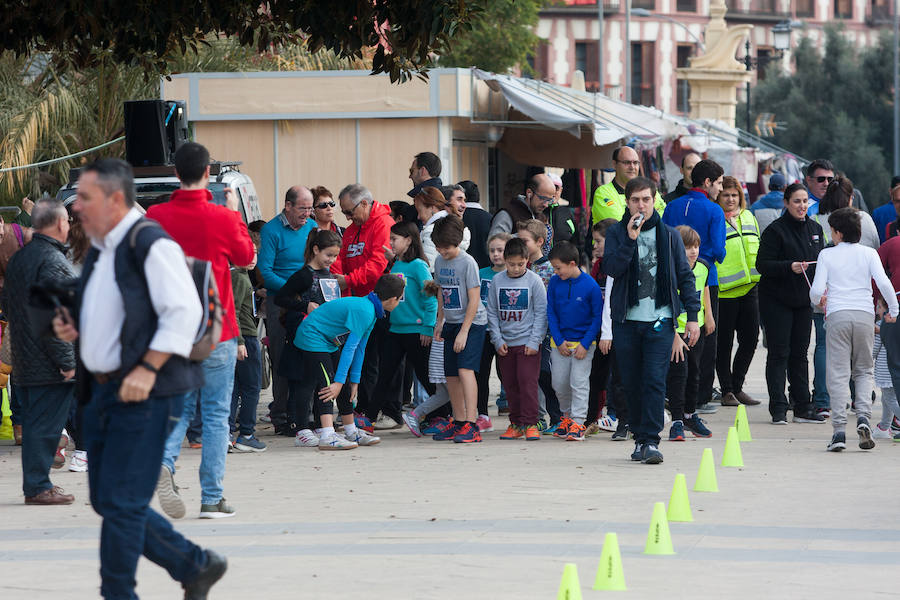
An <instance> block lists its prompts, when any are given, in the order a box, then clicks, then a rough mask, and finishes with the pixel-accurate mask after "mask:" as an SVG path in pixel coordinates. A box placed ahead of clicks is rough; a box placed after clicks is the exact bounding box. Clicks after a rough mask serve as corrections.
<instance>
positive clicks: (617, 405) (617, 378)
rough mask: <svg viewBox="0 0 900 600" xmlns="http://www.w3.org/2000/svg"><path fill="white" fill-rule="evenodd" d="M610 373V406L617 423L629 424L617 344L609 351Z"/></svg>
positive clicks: (608, 390)
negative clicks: (617, 356)
mask: <svg viewBox="0 0 900 600" xmlns="http://www.w3.org/2000/svg"><path fill="white" fill-rule="evenodd" d="M609 371H610V373H609V386H608V387H607V388H606V398H607V401H608V404H609V406H611V407H612V409H613V413H614V414H615V417H616V420H617V421H621V422H623V423H628V422H629V421H628V396H627V395H626V394H625V387H624V386H623V385H622V372H621V371H620V370H619V362H618V361H617V360H616V345H615V344H613V346H612V348H610V350H609ZM607 410H608V409H607Z"/></svg>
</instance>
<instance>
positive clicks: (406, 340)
mask: <svg viewBox="0 0 900 600" xmlns="http://www.w3.org/2000/svg"><path fill="white" fill-rule="evenodd" d="M386 342H387V343H385V344H384V345H383V350H382V355H381V364H380V368H379V370H378V385H377V386H375V390H376V392H375V394H373V395H372V396H371V398H370V400H369V404H368V406H367V407H366V416H367V417H368V418H369V419H370V420H372V421H375V420H376V419H377V418H378V413H383V414H385V415H387V416H389V417H390V418H392V419H393V420H394V421H396V422H398V423H402V421H401V417H402V412H403V406H402V404H403V386H404V379H405V377H404V373H405V369H404V367H403V360H404V359H406V362H407V364H410V363H411V364H412V366H413V370H414V371H415V373H416V378H418V380H419V382H420V383H421V384H422V386H423V387H424V388H425V391H426V392H427V393H428V395H429V396H430V395H432V394H434V391H435V387H434V384H433V383H431V382H430V381H429V380H428V354H429V352H430V346H423V345H422V341H421V338H420V336H419V334H418V333H388V334H387V339H386Z"/></svg>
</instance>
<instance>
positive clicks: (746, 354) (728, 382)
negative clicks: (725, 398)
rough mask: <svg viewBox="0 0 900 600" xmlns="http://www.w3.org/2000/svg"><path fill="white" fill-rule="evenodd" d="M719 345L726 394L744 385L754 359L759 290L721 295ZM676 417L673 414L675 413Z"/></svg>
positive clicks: (718, 358)
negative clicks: (735, 338)
mask: <svg viewBox="0 0 900 600" xmlns="http://www.w3.org/2000/svg"><path fill="white" fill-rule="evenodd" d="M716 330H717V331H718V336H717V337H718V342H717V343H718V346H719V347H718V349H717V350H716V375H718V377H719V386H720V387H721V389H722V393H723V394H727V393H728V392H731V393H733V394H736V393H738V392H740V391H743V389H744V378H745V377H746V376H747V371H748V370H749V369H750V363H751V362H753V354H754V353H756V343H757V341H758V339H759V293H758V292H757V288H755V287H754V288H753V289H752V290H750V291H749V292H748V293H747V294H745V295H743V296H741V297H740V298H719V318H718V319H716ZM735 333H737V341H738V347H737V352H735V353H734V362H733V363H732V360H731V347H732V344H733V342H734V334H735ZM673 418H674V417H673Z"/></svg>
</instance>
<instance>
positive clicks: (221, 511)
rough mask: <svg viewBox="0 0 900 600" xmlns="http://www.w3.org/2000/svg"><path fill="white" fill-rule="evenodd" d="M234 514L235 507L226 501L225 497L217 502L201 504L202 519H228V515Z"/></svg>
mask: <svg viewBox="0 0 900 600" xmlns="http://www.w3.org/2000/svg"><path fill="white" fill-rule="evenodd" d="M233 516H234V507H233V506H231V505H230V504H228V503H227V502H225V498H222V499H221V500H219V501H218V502H216V503H215V504H201V505H200V518H201V519H227V518H228V517H233Z"/></svg>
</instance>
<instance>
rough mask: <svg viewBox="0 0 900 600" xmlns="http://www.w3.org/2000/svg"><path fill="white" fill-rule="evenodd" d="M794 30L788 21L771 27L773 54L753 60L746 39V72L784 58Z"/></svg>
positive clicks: (748, 90)
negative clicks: (773, 39) (773, 40)
mask: <svg viewBox="0 0 900 600" xmlns="http://www.w3.org/2000/svg"><path fill="white" fill-rule="evenodd" d="M793 28H794V24H793V23H791V22H790V21H781V22H780V23H778V24H776V25H775V26H774V27H772V35H773V37H774V38H775V52H774V53H773V54H771V55H769V56H761V57H758V58H753V57H752V56H750V38H749V37H748V38H747V43H746V44H745V45H744V49H745V50H746V53H745V54H744V66H745V67H746V68H747V70H748V71H752V70H754V69H757V70H758V69H759V68H760V67H765V66H766V65H767V64H768V63H769V62H771V61H773V60H781V58H782V57H783V56H784V53H785V52H786V51H787V50H789V49H790V47H791V30H792V29H793ZM746 108H747V132H748V133H749V132H750V81H747V106H746Z"/></svg>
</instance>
